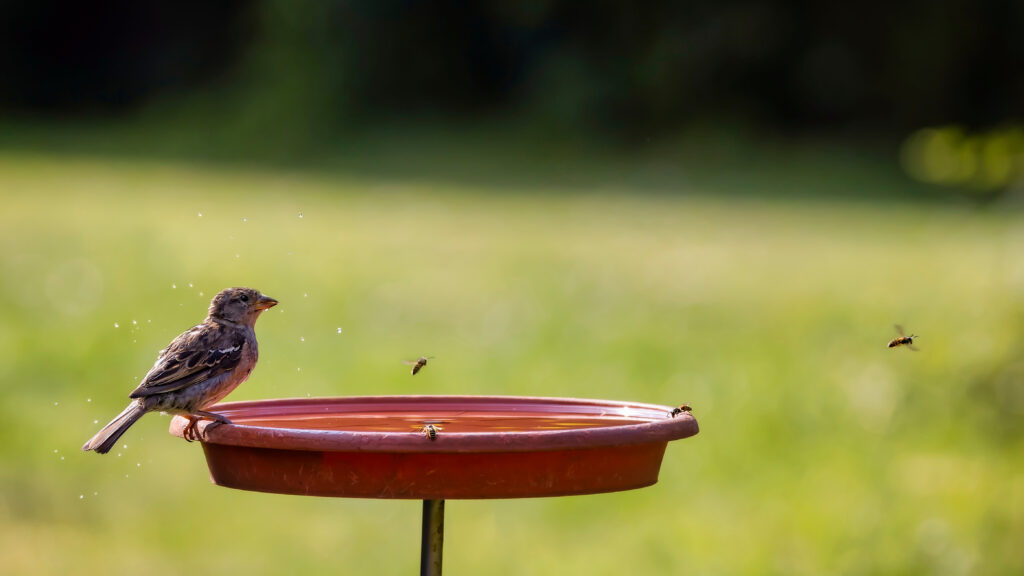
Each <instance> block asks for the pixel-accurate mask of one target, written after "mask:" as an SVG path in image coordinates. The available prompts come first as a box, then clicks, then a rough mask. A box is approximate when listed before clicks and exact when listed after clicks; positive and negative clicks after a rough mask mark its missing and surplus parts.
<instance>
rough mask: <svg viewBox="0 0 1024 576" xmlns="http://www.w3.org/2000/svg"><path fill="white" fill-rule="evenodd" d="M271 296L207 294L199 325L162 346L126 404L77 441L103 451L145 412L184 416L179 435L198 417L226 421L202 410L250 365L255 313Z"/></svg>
mask: <svg viewBox="0 0 1024 576" xmlns="http://www.w3.org/2000/svg"><path fill="white" fill-rule="evenodd" d="M276 304H277V300H274V299H273V298H271V297H269V296H265V295H263V294H261V293H260V292H259V290H253V289H252V288H228V289H227V290H224V291H222V292H220V293H219V294H217V295H216V296H214V297H213V300H212V301H211V302H210V310H209V314H208V315H207V316H206V320H203V323H202V324H199V325H197V326H194V327H193V328H191V329H190V330H188V331H187V332H185V333H183V334H181V335H180V336H178V337H177V338H175V339H174V340H172V341H171V343H170V344H169V345H168V346H167V348H164V349H163V350H162V351H161V352H160V354H159V356H157V359H156V363H154V364H153V368H151V369H150V370H149V372H148V373H147V374H146V377H145V378H143V379H142V383H140V384H139V386H138V388H136V389H135V390H134V391H133V392H132V393H131V394H129V395H128V397H129V398H131V399H132V401H131V403H130V404H128V407H127V408H125V409H124V411H123V412H121V413H120V414H118V415H117V417H116V418H114V419H113V420H111V421H110V423H109V424H107V425H106V426H104V427H103V429H102V430H100V431H99V432H97V433H96V435H95V436H93V437H92V438H91V439H90V440H89V441H88V442H86V443H85V445H84V446H82V450H86V451H87V450H95V451H96V452H98V453H100V454H106V453H107V452H109V451H110V449H111V448H112V447H113V446H114V444H116V443H117V440H118V438H120V437H121V435H122V434H124V433H125V431H127V430H128V428H129V427H131V425H132V424H134V423H135V422H136V421H137V420H138V419H139V418H142V416H143V415H144V414H146V413H147V412H154V411H156V412H169V413H172V414H183V415H185V416H188V418H189V424H188V426H187V427H186V428H185V438H186V439H188V438H190V437H193V436H195V435H196V424H197V423H198V422H199V419H200V418H210V419H212V420H214V421H216V422H219V423H224V424H230V422H231V421H230V420H228V419H227V418H226V417H224V416H222V415H220V414H214V413H213V412H207V411H205V410H204V408H206V407H207V406H210V405H212V404H215V403H217V402H219V401H220V400H222V399H223V398H224V397H225V396H227V395H228V394H230V393H231V391H232V390H234V389H235V388H237V387H238V385H239V384H241V383H242V382H245V380H246V378H248V377H249V374H250V373H251V372H252V369H253V367H254V366H256V359H257V356H258V350H257V346H256V332H255V331H254V330H253V327H254V326H255V324H256V319H257V318H259V316H260V314H261V313H262V312H263V311H264V310H266V309H268V308H271V307H273V306H275V305H276Z"/></svg>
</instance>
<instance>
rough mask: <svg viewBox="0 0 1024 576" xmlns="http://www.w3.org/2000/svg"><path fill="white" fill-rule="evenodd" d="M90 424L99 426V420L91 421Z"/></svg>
mask: <svg viewBox="0 0 1024 576" xmlns="http://www.w3.org/2000/svg"><path fill="white" fill-rule="evenodd" d="M92 423H93V424H99V423H100V421H99V420H93V421H92Z"/></svg>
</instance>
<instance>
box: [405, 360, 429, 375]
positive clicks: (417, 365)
mask: <svg viewBox="0 0 1024 576" xmlns="http://www.w3.org/2000/svg"><path fill="white" fill-rule="evenodd" d="M433 359H434V357H433V356H420V358H419V360H402V363H403V364H406V365H408V366H412V375H413V376H415V375H416V373H417V372H419V371H420V370H422V369H423V367H424V366H426V365H427V360H433Z"/></svg>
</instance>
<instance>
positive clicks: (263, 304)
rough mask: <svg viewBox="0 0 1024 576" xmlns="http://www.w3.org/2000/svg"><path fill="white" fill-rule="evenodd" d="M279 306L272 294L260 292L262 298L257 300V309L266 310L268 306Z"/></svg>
mask: <svg viewBox="0 0 1024 576" xmlns="http://www.w3.org/2000/svg"><path fill="white" fill-rule="evenodd" d="M274 306H277V300H274V299H273V298H271V297H270V296H267V295H264V294H260V299H259V300H257V301H256V309H257V310H266V309H267V308H273V307H274Z"/></svg>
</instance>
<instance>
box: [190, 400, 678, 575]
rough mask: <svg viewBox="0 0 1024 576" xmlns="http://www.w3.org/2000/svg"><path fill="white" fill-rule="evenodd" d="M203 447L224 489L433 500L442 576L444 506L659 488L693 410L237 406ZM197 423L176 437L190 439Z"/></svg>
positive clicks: (426, 568)
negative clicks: (665, 462)
mask: <svg viewBox="0 0 1024 576" xmlns="http://www.w3.org/2000/svg"><path fill="white" fill-rule="evenodd" d="M210 410H211V411H213V412H216V413H218V414H222V415H224V416H227V417H228V418H230V419H231V421H232V424H220V425H218V424H216V423H211V422H208V421H203V422H202V423H200V425H199V427H198V434H199V438H200V440H201V441H202V444H203V450H204V452H205V453H206V461H207V464H208V465H209V468H210V477H211V479H212V480H213V482H214V483H215V484H217V485H220V486H226V487H229V488H238V489H242V490H255V491H259V492H273V493H278V494H303V495H310V496H338V497H351V498H403V499H416V500H423V501H424V505H423V540H422V549H421V566H420V573H421V574H440V573H441V551H442V544H443V527H444V501H445V500H448V499H482V498H534V497H540V496H568V495H573V494H596V493H601V492H615V491H619V490H631V489H634V488H642V487H644V486H650V485H652V484H654V483H655V482H657V481H658V472H659V470H660V469H661V460H662V456H663V455H664V453H665V448H666V446H667V444H668V442H669V441H671V440H678V439H681V438H687V437H689V436H693V435H694V434H696V433H697V431H698V428H697V421H696V419H694V417H693V415H692V414H691V413H690V412H689V411H684V412H680V411H678V410H677V411H675V412H673V411H672V408H669V407H666V406H658V405H653V404H639V403H635V402H614V401H608V400H587V399H578V398H533V397H513V396H363V397H347V398H298V399H280V400H260V401H252V402H229V403H224V404H218V405H216V406H214V407H213V408H211V409H210ZM187 424H188V419H187V418H184V417H181V416H176V417H175V418H174V419H173V420H172V421H171V429H170V431H171V433H172V434H175V435H177V436H182V437H184V431H185V427H186V425H187Z"/></svg>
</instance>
